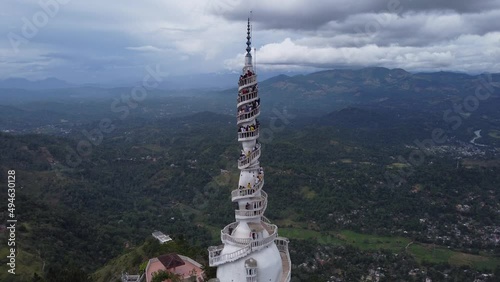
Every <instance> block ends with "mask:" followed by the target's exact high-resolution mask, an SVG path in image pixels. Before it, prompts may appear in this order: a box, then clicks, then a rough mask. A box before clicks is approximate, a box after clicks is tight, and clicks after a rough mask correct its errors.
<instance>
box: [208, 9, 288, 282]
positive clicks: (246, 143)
mask: <svg viewBox="0 0 500 282" xmlns="http://www.w3.org/2000/svg"><path fill="white" fill-rule="evenodd" d="M250 38H251V36H250V19H248V26H247V43H246V44H247V48H246V51H247V54H246V56H245V66H244V67H243V74H242V75H241V77H240V81H239V83H238V86H239V87H238V104H237V108H238V113H237V125H238V141H239V142H241V145H242V150H241V155H240V158H239V160H238V168H239V169H240V171H241V172H240V180H239V185H238V188H237V189H235V190H233V191H232V192H231V199H232V201H233V202H235V203H237V207H236V211H235V219H236V221H235V222H233V223H231V224H229V225H227V226H226V227H224V229H222V230H221V240H222V244H223V245H220V246H216V247H210V248H208V251H209V263H210V266H217V267H218V269H217V278H218V279H219V281H220V282H268V281H269V282H288V281H290V271H291V262H290V254H289V253H288V239H286V238H283V237H278V227H277V226H276V225H274V224H271V222H270V221H269V220H268V219H267V218H266V217H265V216H264V211H265V210H266V207H267V193H266V192H264V191H263V190H262V187H263V186H264V170H263V168H262V167H261V166H260V164H259V157H260V154H261V145H260V144H259V142H258V141H257V138H259V122H258V121H257V119H256V118H257V117H258V116H259V114H260V99H259V96H258V90H259V89H258V85H257V75H256V74H255V71H254V69H253V65H252V55H251V54H250V51H251V50H252V48H251V47H250V45H251V42H250Z"/></svg>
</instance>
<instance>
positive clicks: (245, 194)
mask: <svg viewBox="0 0 500 282" xmlns="http://www.w3.org/2000/svg"><path fill="white" fill-rule="evenodd" d="M263 186H264V178H262V180H261V181H259V183H257V184H256V185H254V186H253V187H251V188H243V189H236V190H233V191H232V192H231V200H232V201H233V202H235V201H237V200H241V199H244V198H250V197H253V195H254V194H255V193H257V192H259V191H260V190H261V189H262V187H263Z"/></svg>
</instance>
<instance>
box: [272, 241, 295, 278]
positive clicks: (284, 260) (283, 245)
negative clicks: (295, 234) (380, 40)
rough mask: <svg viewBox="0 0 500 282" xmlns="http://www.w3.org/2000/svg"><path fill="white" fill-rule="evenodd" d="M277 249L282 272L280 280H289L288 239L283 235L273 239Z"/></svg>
mask: <svg viewBox="0 0 500 282" xmlns="http://www.w3.org/2000/svg"><path fill="white" fill-rule="evenodd" d="M274 243H275V244H276V247H278V251H280V256H281V265H282V269H283V273H282V275H281V280H280V282H289V281H290V279H291V276H292V267H291V266H292V262H291V260H290V252H289V251H288V243H289V241H288V239H287V238H284V237H277V238H276V240H274Z"/></svg>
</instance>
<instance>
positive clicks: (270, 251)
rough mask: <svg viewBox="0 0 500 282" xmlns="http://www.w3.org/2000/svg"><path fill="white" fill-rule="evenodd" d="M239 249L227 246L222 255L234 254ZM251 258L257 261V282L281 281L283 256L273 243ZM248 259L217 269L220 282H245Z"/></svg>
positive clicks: (253, 254)
mask: <svg viewBox="0 0 500 282" xmlns="http://www.w3.org/2000/svg"><path fill="white" fill-rule="evenodd" d="M238 249H239V247H236V246H231V245H229V244H226V245H225V246H224V250H223V251H222V254H226V253H232V252H234V251H236V250H238ZM249 256H251V257H252V258H253V259H255V260H256V261H257V264H258V265H257V281H259V282H268V281H271V282H275V281H281V273H282V265H281V256H280V253H279V251H278V248H277V247H276V245H275V244H274V243H273V244H271V245H269V246H268V247H267V248H264V249H262V250H260V251H258V252H254V253H252V254H251V255H249ZM247 259H248V257H244V258H241V259H239V260H237V261H233V262H230V263H226V264H223V265H220V266H219V267H218V268H217V278H219V280H220V282H245V281H246V268H245V261H246V260H247Z"/></svg>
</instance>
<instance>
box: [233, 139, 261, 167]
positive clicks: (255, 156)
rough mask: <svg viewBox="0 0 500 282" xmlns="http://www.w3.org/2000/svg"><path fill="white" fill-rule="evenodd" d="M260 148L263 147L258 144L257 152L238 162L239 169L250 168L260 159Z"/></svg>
mask: <svg viewBox="0 0 500 282" xmlns="http://www.w3.org/2000/svg"><path fill="white" fill-rule="evenodd" d="M260 147H261V145H260V144H257V145H256V148H255V150H254V151H253V152H251V153H250V155H249V156H245V157H244V158H242V159H240V160H238V169H245V168H247V167H249V166H250V164H251V163H252V161H253V160H255V159H258V158H259V157H260Z"/></svg>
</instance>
